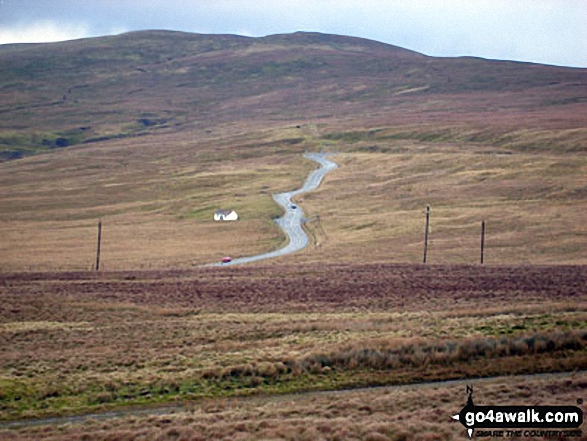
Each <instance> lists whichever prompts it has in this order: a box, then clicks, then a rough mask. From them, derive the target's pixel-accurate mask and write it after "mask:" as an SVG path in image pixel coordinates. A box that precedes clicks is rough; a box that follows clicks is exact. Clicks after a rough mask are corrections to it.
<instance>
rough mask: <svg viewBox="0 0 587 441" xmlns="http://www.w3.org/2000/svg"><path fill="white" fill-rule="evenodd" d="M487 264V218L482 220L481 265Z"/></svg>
mask: <svg viewBox="0 0 587 441" xmlns="http://www.w3.org/2000/svg"><path fill="white" fill-rule="evenodd" d="M484 264H485V220H484V221H483V222H481V265H484Z"/></svg>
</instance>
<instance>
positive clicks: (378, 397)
mask: <svg viewBox="0 0 587 441" xmlns="http://www.w3.org/2000/svg"><path fill="white" fill-rule="evenodd" d="M467 384H472V385H473V386H474V397H475V402H476V403H477V404H479V405H520V404H522V403H523V404H527V405H534V404H541V405H545V404H548V405H575V404H576V400H577V397H578V396H583V395H584V394H585V391H586V388H587V376H586V374H585V373H577V374H568V376H564V377H562V378H549V377H547V376H545V377H538V378H523V377H521V378H520V377H518V378H515V377H514V378H507V377H502V378H499V379H497V380H490V381H489V380H484V381H478V382H476V381H471V382H467ZM465 401H466V394H465V383H457V384H438V385H431V386H408V387H401V388H378V389H370V390H357V391H344V392H327V393H319V394H317V393H310V394H297V395H285V396H282V397H280V396H276V397H271V398H267V397H252V398H247V399H215V400H207V401H205V402H200V403H197V404H191V405H188V406H187V408H186V409H184V410H175V411H173V412H167V413H165V412H163V413H162V414H157V415H151V416H145V415H132V414H131V415H129V416H126V417H122V418H116V419H108V420H102V421H100V420H91V419H90V420H88V421H84V422H78V423H70V424H63V425H59V426H47V425H45V426H38V427H24V428H18V429H16V428H15V429H13V430H6V429H4V430H1V431H0V439H3V440H4V439H5V440H12V439H15V438H16V439H22V440H35V439H46V440H53V441H58V440H85V439H90V438H91V439H95V440H119V439H124V440H129V441H134V440H142V439H158V440H235V439H236V440H259V439H264V440H265V439H267V440H269V439H271V440H308V441H310V440H312V441H314V440H325V441H342V440H350V441H353V440H356V441H359V440H361V441H363V440H372V441H379V440H381V441H383V440H400V439H401V440H409V441H411V440H418V441H424V440H447V441H448V440H461V439H463V438H464V437H466V434H465V431H464V428H463V427H462V426H461V425H460V424H459V423H457V422H455V421H453V420H451V419H450V416H451V415H454V414H455V413H456V412H458V411H459V410H460V409H461V408H462V406H463V405H464V404H465ZM583 411H585V407H584V406H583ZM524 439H544V438H542V437H524ZM574 439H585V435H583V437H580V438H574Z"/></svg>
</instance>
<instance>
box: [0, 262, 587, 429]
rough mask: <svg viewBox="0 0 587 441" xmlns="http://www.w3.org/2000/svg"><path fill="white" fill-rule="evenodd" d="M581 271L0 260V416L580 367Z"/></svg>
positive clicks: (585, 322) (584, 325) (584, 315)
mask: <svg viewBox="0 0 587 441" xmlns="http://www.w3.org/2000/svg"><path fill="white" fill-rule="evenodd" d="M585 280H586V274H585V267H583V266H554V267H552V266H551V267H547V266H543V267H523V266H521V267H486V268H482V267H474V266H429V267H424V266H409V265H325V266H322V267H316V266H313V265H299V266H282V265H271V266H266V267H243V268H208V269H199V270H192V271H185V270H184V271H166V272H163V271H160V272H155V271H144V272H121V273H116V272H106V273H99V274H97V273H95V272H94V273H92V272H86V273H28V274H27V273H17V274H4V275H3V276H2V277H1V278H0V281H1V283H0V299H1V302H0V342H1V344H0V382H1V386H2V387H1V388H0V389H1V391H2V392H1V396H0V403H1V405H2V407H1V415H2V418H3V419H15V418H22V417H26V416H38V415H50V414H68V413H77V412H83V411H88V410H96V409H107V408H117V407H121V406H122V407H124V406H128V405H132V404H134V405H138V404H156V403H165V402H172V401H177V400H185V399H201V398H205V397H218V396H225V395H250V394H266V393H269V394H274V393H283V392H288V391H303V390H315V389H333V388H340V387H357V386H367V385H382V384H403V383H410V382H414V381H421V380H423V379H430V380H435V379H445V378H469V377H478V376H485V375H499V374H504V373H510V374H515V373H531V372H556V371H568V370H573V369H577V368H584V366H585V365H587V354H586V351H585V331H586V330H587V308H586V304H587V303H586V298H585ZM488 361H491V362H490V363H488Z"/></svg>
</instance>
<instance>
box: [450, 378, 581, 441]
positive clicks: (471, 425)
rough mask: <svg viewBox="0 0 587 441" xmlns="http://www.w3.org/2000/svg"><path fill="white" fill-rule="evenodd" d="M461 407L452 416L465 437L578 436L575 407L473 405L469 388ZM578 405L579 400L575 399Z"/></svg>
mask: <svg viewBox="0 0 587 441" xmlns="http://www.w3.org/2000/svg"><path fill="white" fill-rule="evenodd" d="M467 394H468V395H469V398H468V400H467V404H466V405H465V407H463V408H462V409H461V411H460V412H459V413H458V414H456V415H453V417H452V418H453V419H454V420H457V421H459V422H460V423H461V424H462V425H463V426H465V429H467V433H468V435H469V438H472V437H473V433H474V434H475V437H479V438H481V437H492V438H506V437H507V438H528V437H532V438H534V437H547V438H562V437H565V438H574V437H577V438H579V437H581V435H582V432H581V430H580V429H579V427H581V424H583V411H582V410H581V409H580V408H579V407H577V406H477V405H475V404H474V403H473V388H472V387H470V386H467ZM578 403H579V404H581V403H582V401H581V400H578Z"/></svg>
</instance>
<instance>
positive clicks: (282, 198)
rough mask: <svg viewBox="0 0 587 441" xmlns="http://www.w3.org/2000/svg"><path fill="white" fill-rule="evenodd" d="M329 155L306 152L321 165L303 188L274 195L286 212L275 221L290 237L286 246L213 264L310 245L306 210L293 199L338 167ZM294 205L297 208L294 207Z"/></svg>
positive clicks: (245, 260)
mask: <svg viewBox="0 0 587 441" xmlns="http://www.w3.org/2000/svg"><path fill="white" fill-rule="evenodd" d="M327 155H328V153H306V154H305V155H304V157H305V158H307V159H311V160H312V161H316V162H317V163H318V164H320V165H321V167H320V168H318V169H316V170H314V171H313V172H312V173H310V175H309V176H308V179H306V182H305V183H304V185H303V187H302V188H299V189H297V190H294V191H288V192H286V193H277V194H274V195H273V199H275V202H277V203H278V204H279V205H281V206H282V207H283V209H284V210H285V214H284V215H283V216H282V217H280V218H279V219H277V220H276V221H275V223H277V225H279V226H280V227H281V229H282V230H283V232H284V233H285V234H286V236H287V237H288V238H289V242H288V244H287V245H286V246H285V247H283V248H281V249H279V250H276V251H272V252H270V253H264V254H257V255H256V256H249V257H241V258H238V259H234V260H232V261H231V262H228V263H216V264H213V266H229V265H240V264H243V263H250V262H256V261H257V260H263V259H271V258H274V257H279V256H284V255H286V254H290V253H295V252H296V251H300V250H303V249H304V248H306V247H307V246H308V243H309V239H308V235H307V234H306V232H305V231H304V229H303V228H302V223H303V220H304V212H303V210H302V209H301V208H300V207H299V206H297V204H295V203H293V202H292V201H291V199H292V198H293V197H294V196H297V195H299V194H303V193H307V192H309V191H312V190H315V189H317V188H318V186H319V185H320V183H321V182H322V179H324V176H326V174H327V173H328V172H329V171H331V170H334V169H335V168H337V167H338V165H337V164H336V163H335V162H332V161H330V160H329V159H326V156H327ZM294 206H295V207H296V208H293V207H294Z"/></svg>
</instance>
